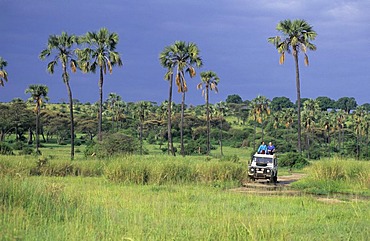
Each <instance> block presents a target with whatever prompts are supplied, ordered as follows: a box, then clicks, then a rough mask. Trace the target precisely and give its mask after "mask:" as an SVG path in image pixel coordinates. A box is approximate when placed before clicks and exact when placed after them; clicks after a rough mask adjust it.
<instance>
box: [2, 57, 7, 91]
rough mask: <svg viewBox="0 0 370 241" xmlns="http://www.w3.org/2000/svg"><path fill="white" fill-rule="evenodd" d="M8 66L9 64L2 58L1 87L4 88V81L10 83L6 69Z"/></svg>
mask: <svg viewBox="0 0 370 241" xmlns="http://www.w3.org/2000/svg"><path fill="white" fill-rule="evenodd" d="M7 65H8V62H6V61H5V59H3V57H1V56H0V86H4V81H5V82H7V81H8V73H7V72H6V70H5V69H4V67H6V66H7Z"/></svg>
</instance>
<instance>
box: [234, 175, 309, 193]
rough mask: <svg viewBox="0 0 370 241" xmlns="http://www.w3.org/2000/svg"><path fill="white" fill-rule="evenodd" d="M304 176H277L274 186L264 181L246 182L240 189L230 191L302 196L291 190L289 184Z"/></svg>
mask: <svg viewBox="0 0 370 241" xmlns="http://www.w3.org/2000/svg"><path fill="white" fill-rule="evenodd" d="M304 176H305V174H300V173H293V174H292V175H289V176H278V181H277V183H276V184H274V183H269V181H268V180H265V179H257V180H255V181H251V180H246V181H245V182H244V183H243V186H242V187H239V188H234V189H232V191H235V192H240V193H246V194H247V193H250V194H260V195H303V193H302V192H300V191H296V190H292V189H291V188H290V184H291V183H292V182H295V181H298V180H299V179H301V178H303V177H304Z"/></svg>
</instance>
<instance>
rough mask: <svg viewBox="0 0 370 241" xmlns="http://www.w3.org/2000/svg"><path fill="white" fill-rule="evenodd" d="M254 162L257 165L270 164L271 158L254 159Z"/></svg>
mask: <svg viewBox="0 0 370 241" xmlns="http://www.w3.org/2000/svg"><path fill="white" fill-rule="evenodd" d="M254 160H255V162H257V163H266V164H267V163H272V158H266V157H255V158H254Z"/></svg>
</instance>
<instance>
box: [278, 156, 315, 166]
mask: <svg viewBox="0 0 370 241" xmlns="http://www.w3.org/2000/svg"><path fill="white" fill-rule="evenodd" d="M307 165H309V162H308V161H307V160H306V159H305V158H304V157H303V156H302V155H301V154H299V153H297V152H288V153H285V154H282V155H280V156H279V166H282V167H290V168H303V167H305V166H307Z"/></svg>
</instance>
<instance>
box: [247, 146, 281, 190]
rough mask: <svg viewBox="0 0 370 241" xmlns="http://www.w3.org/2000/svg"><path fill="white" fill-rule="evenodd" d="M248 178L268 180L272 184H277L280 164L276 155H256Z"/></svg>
mask: <svg viewBox="0 0 370 241" xmlns="http://www.w3.org/2000/svg"><path fill="white" fill-rule="evenodd" d="M248 176H249V177H250V179H252V180H253V181H254V180H255V179H268V180H269V181H270V183H276V182H277V176H278V163H277V158H276V155H266V154H257V153H256V154H254V155H253V159H252V161H251V162H250V164H249V165H248Z"/></svg>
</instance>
